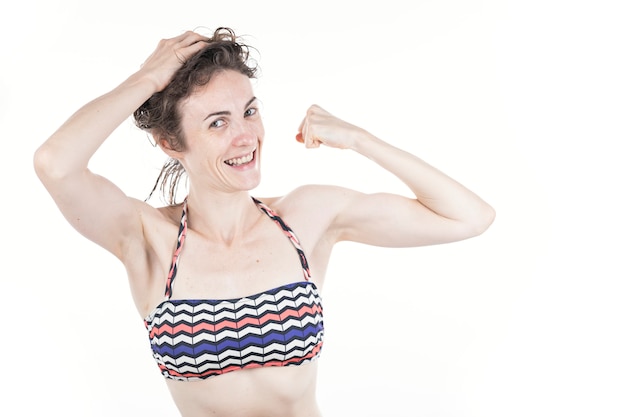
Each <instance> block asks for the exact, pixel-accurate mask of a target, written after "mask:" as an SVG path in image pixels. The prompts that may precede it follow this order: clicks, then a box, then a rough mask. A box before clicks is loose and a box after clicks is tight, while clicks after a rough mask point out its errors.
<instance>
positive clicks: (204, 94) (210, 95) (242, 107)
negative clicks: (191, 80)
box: [166, 70, 265, 192]
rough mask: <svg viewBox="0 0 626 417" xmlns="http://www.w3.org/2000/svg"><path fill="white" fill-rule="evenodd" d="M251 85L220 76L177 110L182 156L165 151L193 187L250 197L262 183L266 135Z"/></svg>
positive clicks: (235, 75)
mask: <svg viewBox="0 0 626 417" xmlns="http://www.w3.org/2000/svg"><path fill="white" fill-rule="evenodd" d="M258 104H259V103H258V100H257V99H256V97H254V94H253V91H252V84H251V82H250V79H249V78H248V77H247V76H246V75H243V74H241V73H239V72H236V71H232V70H225V71H221V72H219V73H217V74H215V75H214V76H213V78H212V79H211V81H209V83H208V84H206V85H205V86H203V87H200V88H198V90H197V91H195V92H194V93H193V94H192V95H191V96H190V97H189V98H188V99H186V100H184V101H183V102H182V103H181V104H180V114H181V126H182V131H183V134H184V137H185V142H186V147H185V150H184V151H181V152H175V151H169V152H168V151H166V152H168V154H170V156H172V157H174V158H176V159H178V160H179V161H180V162H181V163H182V164H183V166H184V167H185V170H186V171H187V175H188V176H189V180H190V183H191V184H192V186H194V187H202V188H205V187H208V188H210V189H212V190H215V191H221V192H236V191H249V190H251V189H253V188H255V187H257V186H258V185H259V182H260V180H261V172H260V157H261V146H262V144H263V137H264V134H265V131H264V129H263V123H262V120H261V115H260V113H259V108H258Z"/></svg>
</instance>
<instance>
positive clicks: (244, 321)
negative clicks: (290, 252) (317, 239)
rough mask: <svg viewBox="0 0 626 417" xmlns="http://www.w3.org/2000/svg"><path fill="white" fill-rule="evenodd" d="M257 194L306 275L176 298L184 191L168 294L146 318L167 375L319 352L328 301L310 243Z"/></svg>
mask: <svg viewBox="0 0 626 417" xmlns="http://www.w3.org/2000/svg"><path fill="white" fill-rule="evenodd" d="M252 199H253V200H254V202H255V203H256V205H257V207H258V208H259V209H260V210H261V211H262V212H264V213H265V214H267V216H269V217H270V219H272V220H273V221H274V222H275V223H276V224H277V225H278V226H280V228H281V229H282V231H283V232H284V233H285V235H286V236H287V237H288V238H289V240H290V241H291V243H292V244H293V246H294V248H295V249H296V252H297V254H298V255H299V257H300V263H301V265H302V271H303V274H304V280H303V281H299V282H294V283H290V284H286V285H282V286H279V287H277V288H273V289H270V290H267V291H264V292H261V293H258V294H254V295H250V296H247V297H242V298H236V299H227V300H191V299H190V300H173V299H171V295H172V284H173V282H174V279H175V278H176V271H177V269H178V261H179V259H180V254H181V250H182V247H183V244H184V242H185V236H186V233H187V201H186V199H185V202H184V203H183V213H182V216H181V220H180V227H179V232H178V242H177V245H176V250H175V251H174V256H173V259H172V264H171V267H170V271H169V274H168V277H167V281H166V285H165V299H164V300H163V301H162V302H161V303H160V304H159V305H158V306H157V307H156V308H155V309H154V310H153V311H152V312H151V313H150V314H149V315H148V316H147V317H146V318H145V319H144V324H145V326H146V329H147V330H148V336H149V339H150V346H151V348H152V356H153V357H154V359H155V361H156V363H157V365H158V367H159V369H160V370H161V374H162V375H163V376H164V377H166V378H168V379H175V380H181V381H192V380H201V379H206V378H209V377H212V376H216V375H221V374H224V373H227V372H232V371H237V370H241V369H250V368H260V367H270V366H290V365H300V364H302V363H306V362H309V361H312V360H314V359H316V358H317V357H318V356H319V355H320V352H321V349H322V345H323V336H324V321H323V315H322V302H321V298H320V295H319V293H318V289H317V287H316V286H315V283H313V282H312V281H310V280H309V278H310V271H309V266H308V262H307V259H306V256H305V255H304V251H303V250H302V247H301V246H300V242H299V240H298V238H297V237H296V235H295V234H294V233H293V231H292V230H291V228H289V226H287V224H285V223H284V222H283V220H282V219H281V218H280V217H279V216H278V215H277V214H276V213H275V212H274V211H272V210H271V209H270V208H269V207H268V206H267V205H265V204H263V203H262V202H260V201H259V200H257V199H255V198H252Z"/></svg>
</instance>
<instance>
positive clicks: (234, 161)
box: [224, 153, 254, 166]
mask: <svg viewBox="0 0 626 417" xmlns="http://www.w3.org/2000/svg"><path fill="white" fill-rule="evenodd" d="M253 156H254V153H250V154H248V155H246V156H244V157H241V158H233V159H229V160H228V161H224V162H226V163H227V164H228V165H230V166H238V165H243V164H247V163H248V162H250V161H252V157H253Z"/></svg>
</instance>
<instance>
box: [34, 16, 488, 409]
mask: <svg viewBox="0 0 626 417" xmlns="http://www.w3.org/2000/svg"><path fill="white" fill-rule="evenodd" d="M254 76H255V68H254V67H252V66H250V64H249V60H248V49H247V46H246V45H245V44H242V43H240V41H239V40H238V39H237V38H236V36H235V34H234V33H233V32H232V31H231V30H230V29H225V28H220V29H218V30H216V31H215V33H214V34H213V35H212V37H210V38H209V37H204V36H201V35H200V34H197V33H194V32H186V33H184V34H182V35H180V36H177V37H175V38H172V39H167V40H162V41H161V42H160V43H159V45H158V47H157V48H156V50H155V51H154V53H153V54H152V55H151V56H150V57H149V58H148V59H147V60H146V61H145V63H144V64H143V65H142V67H141V68H140V69H139V70H138V71H137V72H136V73H134V74H132V75H131V76H130V77H129V78H127V79H126V80H125V81H124V82H122V83H121V84H120V85H119V86H118V87H116V88H115V89H113V90H112V91H110V92H109V93H107V94H105V95H103V96H101V97H99V98H97V99H95V100H93V101H92V102H90V103H88V104H86V105H85V106H83V107H82V108H81V109H79V110H78V111H77V112H76V113H75V114H74V115H73V116H72V117H70V118H69V120H67V121H66V122H65V124H63V125H62V126H61V127H60V128H59V129H58V130H57V131H56V132H55V133H54V134H53V135H52V136H51V137H50V138H49V139H48V140H47V141H46V142H45V143H44V144H43V145H42V146H41V147H40V148H39V149H38V150H37V152H36V155H35V169H36V171H37V174H38V175H39V177H40V179H41V181H42V182H43V184H44V185H45V187H46V189H47V190H48V191H49V193H50V194H51V196H52V197H53V199H54V201H55V202H56V204H57V205H58V207H59V209H60V210H61V212H62V213H63V214H64V215H65V217H66V218H67V220H68V221H69V222H70V224H71V225H72V226H73V227H75V228H76V229H77V230H78V231H79V232H80V233H82V234H83V235H84V236H85V237H87V238H88V239H90V240H92V241H94V242H96V243H97V244H99V245H100V246H102V247H103V248H105V249H106V250H108V251H110V252H111V253H113V254H114V255H115V256H117V257H118V258H119V259H120V261H122V263H123V264H124V266H125V267H126V270H127V272H128V279H129V281H130V287H131V291H132V295H133V299H134V302H135V304H136V307H137V309H138V311H139V314H140V315H141V317H143V318H144V320H145V324H146V328H147V330H148V334H149V339H150V343H151V347H152V353H153V356H154V358H155V360H156V362H157V365H158V366H159V369H160V370H161V373H162V374H163V376H164V377H165V380H166V383H167V385H168V388H169V390H170V392H171V394H172V396H173V399H174V401H175V403H176V405H177V407H178V409H179V410H180V412H181V414H182V415H183V416H186V417H195V416H206V415H215V416H268V415H271V416H274V417H279V416H320V415H321V414H320V411H319V409H318V406H317V404H316V399H315V381H316V367H317V365H316V364H317V361H316V360H315V359H317V357H318V356H319V354H320V351H321V349H322V344H323V333H324V328H323V317H322V304H321V300H320V296H319V292H320V291H321V289H322V287H323V284H324V275H325V272H326V267H327V265H328V261H329V257H330V253H331V250H332V248H333V246H334V244H335V243H337V242H339V241H345V240H349V241H354V242H361V243H365V244H369V245H377V246H386V247H411V246H420V245H431V244H438V243H445V242H452V241H458V240H461V239H466V238H470V237H473V236H476V235H478V234H480V233H482V232H483V231H484V230H485V229H486V228H487V227H488V226H489V225H490V224H491V222H492V221H493V218H494V211H493V209H492V208H491V207H490V206H489V205H488V204H486V203H485V202H484V201H483V200H482V199H480V198H479V197H478V196H476V195H475V194H474V193H473V192H471V191H469V190H468V189H466V188H465V187H464V186H462V185H461V184H459V183H458V182H456V181H454V180H452V179H451V178H449V177H447V176H446V175H444V174H443V173H441V172H439V171H437V170H436V169H434V168H433V167H431V166H429V165H428V164H426V163H425V162H423V161H422V160H420V159H419V158H417V157H415V156H413V155H411V154H408V153H406V152H404V151H402V150H400V149H397V148H395V147H393V146H391V145H390V144H388V143H385V142H383V141H382V140H380V139H378V138H377V137H374V136H373V135H371V134H370V133H368V132H367V131H365V130H363V129H361V128H358V127H356V126H353V125H351V124H349V123H346V122H344V121H342V120H340V119H338V118H336V117H334V116H333V115H331V114H329V113H328V112H326V111H324V110H323V109H322V108H320V107H318V106H311V107H310V108H309V109H308V111H307V113H306V115H305V117H304V119H303V121H302V123H301V124H300V127H299V129H298V133H297V136H296V139H297V140H299V141H300V142H302V143H303V144H304V145H305V146H306V147H309V148H313V147H319V146H320V145H325V146H329V147H333V148H340V149H350V150H352V151H354V152H357V153H359V154H361V155H363V156H365V157H367V158H369V159H371V160H372V161H373V162H374V163H376V164H378V165H379V166H380V167H381V168H383V169H385V170H387V171H389V172H391V173H392V174H394V175H395V176H397V177H398V179H399V180H401V181H403V182H404V183H405V184H406V185H407V186H408V187H409V188H410V189H411V190H412V191H413V193H414V194H415V198H407V197H403V196H399V195H392V194H385V193H379V194H369V195H367V194H363V193H360V192H357V191H353V190H350V189H345V188H341V187H336V186H322V185H315V186H313V185H305V186H302V187H299V188H297V189H295V190H293V191H292V192H290V193H289V194H287V195H285V196H282V197H272V198H259V199H256V198H254V197H251V196H250V194H249V191H250V190H252V189H254V188H255V187H256V186H258V184H259V181H260V164H261V156H262V147H263V140H264V130H263V124H262V121H261V117H260V114H259V110H258V105H257V99H256V97H255V96H254V93H253V91H252V85H251V82H250V79H251V78H253V77H254ZM131 114H134V116H135V120H136V123H137V125H138V126H139V127H140V128H142V129H145V130H146V131H148V132H149V133H150V134H151V135H152V136H153V137H154V140H155V141H156V143H158V145H159V146H160V147H161V149H162V150H163V151H164V152H165V153H166V154H167V155H168V156H169V157H170V159H169V162H168V163H167V164H166V166H165V167H164V170H163V171H162V174H161V177H160V179H161V180H162V182H161V188H162V190H163V191H164V192H169V195H168V197H169V203H170V204H169V205H167V206H165V207H160V208H154V207H153V206H151V205H149V204H147V203H146V202H144V201H139V200H136V199H133V198H130V197H128V196H126V195H124V193H123V192H122V191H121V190H120V189H119V188H118V187H116V186H115V185H114V184H112V183H111V182H109V181H108V180H106V179H105V178H102V177H100V176H98V175H96V174H94V173H92V172H90V171H89V169H88V168H87V165H88V161H89V159H90V158H91V156H92V155H93V154H94V153H95V152H96V150H97V149H98V147H99V146H100V145H101V144H102V143H103V142H104V141H105V140H106V138H107V137H108V136H109V135H110V134H111V133H112V132H113V130H114V129H115V128H116V127H117V126H119V125H120V124H121V123H122V122H123V121H124V120H125V119H126V118H127V117H128V116H129V115H131ZM183 172H184V173H185V174H186V175H187V177H188V193H187V196H186V197H185V199H184V201H183V202H182V203H180V204H177V203H175V201H174V200H175V197H176V187H177V184H178V180H179V179H180V175H181V174H182V173H183ZM153 191H154V190H153Z"/></svg>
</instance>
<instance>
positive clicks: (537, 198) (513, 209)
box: [0, 0, 626, 417]
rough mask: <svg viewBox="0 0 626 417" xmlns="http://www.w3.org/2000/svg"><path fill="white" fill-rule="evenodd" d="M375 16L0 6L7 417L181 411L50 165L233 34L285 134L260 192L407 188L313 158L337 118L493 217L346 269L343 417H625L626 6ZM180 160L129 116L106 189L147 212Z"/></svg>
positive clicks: (322, 389)
mask: <svg viewBox="0 0 626 417" xmlns="http://www.w3.org/2000/svg"><path fill="white" fill-rule="evenodd" d="M370 4H372V3H370V2H365V1H357V0H350V1H339V0H334V1H321V0H317V1H315V2H306V3H301V2H295V1H274V2H272V1H254V2H253V1H244V0H241V1H230V2H227V1H221V2H214V1H208V0H205V1H182V0H181V1H155V0H151V1H145V0H141V1H118V0H114V1H107V2H87V1H73V0H57V1H55V0H46V1H44V0H41V1H21V2H12V3H11V6H10V8H9V7H8V6H6V5H5V7H3V9H4V10H3V11H2V13H1V17H0V31H1V32H0V34H1V38H0V42H1V44H0V46H1V48H0V55H1V56H2V65H1V71H2V73H1V77H0V123H1V124H0V126H1V127H2V129H1V132H2V135H1V140H2V154H3V155H2V156H3V162H4V166H5V168H4V172H3V175H2V198H3V200H2V210H3V218H4V224H3V226H2V230H3V231H2V240H3V246H2V254H1V255H0V256H2V259H1V262H2V266H3V272H2V274H0V280H1V287H0V288H1V293H2V303H1V304H0V305H1V310H0V311H1V313H2V315H1V320H2V321H1V323H2V324H1V326H2V327H1V329H2V330H1V332H0V358H2V377H1V378H2V380H3V381H4V385H3V386H4V388H3V389H2V390H1V391H0V404H1V405H0V406H1V407H2V408H3V410H2V411H0V413H2V414H5V412H7V413H6V414H5V415H17V416H36V415H49V414H53V415H57V414H58V415H64V416H110V415H119V416H143V415H146V416H147V415H150V416H152V417H158V416H173V415H176V409H175V407H174V405H173V402H172V400H171V398H170V396H169V393H168V392H167V390H166V387H165V383H164V382H163V380H162V378H161V376H160V375H159V373H158V370H157V368H156V366H155V364H154V362H153V360H152V358H151V355H150V351H149V346H148V341H147V336H146V334H145V330H144V328H143V323H142V321H141V318H140V317H139V316H138V314H137V312H136V311H135V309H134V307H133V305H132V301H131V298H130V294H129V290H128V285H127V282H126V279H125V273H124V270H123V268H122V266H121V265H120V264H119V263H118V261H117V260H116V259H115V258H113V257H112V256H111V255H109V254H108V253H106V252H105V251H103V250H101V249H100V248H98V247H97V246H96V245H94V244H93V243H91V242H89V241H87V240H85V239H84V238H83V237H81V236H80V235H78V233H76V232H75V231H74V230H73V229H71V227H70V226H69V225H68V224H67V223H66V222H65V220H64V219H63V218H62V216H61V215H60V213H59V212H58V210H56V208H55V206H54V205H53V203H52V201H51V199H50V198H49V196H48V195H47V194H46V192H45V191H44V189H43V187H42V186H41V185H40V183H39V182H38V181H37V179H36V177H35V175H34V172H33V169H32V154H33V152H34V150H35V149H36V147H37V146H38V145H39V144H40V143H42V142H43V141H44V140H45V139H46V138H47V137H48V136H49V135H50V134H51V133H52V132H53V131H54V130H55V129H56V128H57V127H58V126H59V125H60V124H61V123H62V122H63V121H64V120H65V119H66V118H67V117H68V116H69V115H70V114H71V113H72V112H73V111H74V110H76V109H77V108H78V107H79V106H81V105H82V104H84V103H85V102H87V101H88V100H91V99H92V98H95V97H96V96H97V95H100V94H102V93H105V92H106V91H108V90H110V89H111V88H113V87H114V86H115V85H117V84H118V83H119V82H121V81H122V80H123V79H124V78H125V77H126V76H127V75H129V74H130V73H131V72H133V71H135V70H136V69H137V68H138V67H139V65H140V64H141V63H142V62H143V60H144V59H145V58H146V57H147V56H148V55H149V54H150V52H151V51H152V50H153V48H154V47H155V46H156V43H157V42H158V40H159V39H161V38H164V37H172V36H176V35H178V34H180V33H182V32H183V31H185V30H187V29H194V28H197V27H206V28H209V29H214V28H215V27H217V26H230V27H232V28H234V29H235V30H236V31H237V32H238V33H239V34H242V35H249V36H248V37H247V40H248V41H249V43H251V44H253V45H254V46H256V47H257V48H258V49H259V51H260V57H259V63H260V66H261V69H262V74H261V77H260V79H259V80H258V81H257V82H256V83H255V86H256V93H257V95H258V96H259V97H260V98H261V99H262V101H263V103H264V110H263V112H264V118H265V124H266V132H267V136H266V147H265V152H264V161H263V175H264V180H263V181H264V182H263V184H262V186H261V187H260V188H259V189H258V190H255V192H254V194H255V195H257V196H259V197H263V196H270V195H278V194H282V193H285V192H287V191H289V190H290V189H292V188H293V187H295V186H297V185H299V184H302V183H311V182H319V183H333V184H339V185H344V186H349V187H353V188H356V189H359V190H362V191H377V190H387V191H397V192H399V193H404V192H406V190H405V189H404V187H403V186H402V185H400V184H398V183H397V182H396V181H395V179H394V178H392V177H391V176H390V175H388V174H387V173H385V172H383V171H382V170H380V169H377V167H376V166H374V165H372V164H371V163H370V162H369V161H366V160H364V159H363V158H361V157H358V156H357V155H352V154H350V153H348V152H347V151H337V150H329V149H318V150H305V149H303V148H302V147H301V146H300V145H299V144H298V143H297V142H295V140H294V139H293V136H294V134H295V131H296V128H297V126H298V124H299V123H300V120H301V118H302V116H303V114H304V112H305V110H306V108H307V107H308V106H309V105H310V104H312V103H317V104H320V105H321V106H322V107H325V108H326V109H327V110H329V111H331V112H332V113H334V114H336V115H337V116H339V117H342V118H344V119H346V120H348V121H350V122H353V123H355V124H358V125H361V126H363V127H364V128H366V129H368V130H369V131H371V132H372V133H374V134H376V135H378V136H380V137H382V138H384V139H385V140H387V141H389V142H391V143H393V144H395V145H397V146H399V147H402V148H404V149H407V150H409V151H411V152H413V153H415V154H417V155H419V156H420V157H422V158H424V159H426V160H427V161H429V162H430V163H432V164H433V165H435V166H437V167H439V168H440V169H442V170H443V171H445V172H447V173H448V174H450V175H452V176H453V177H455V178H457V179H458V180H460V181H461V182H462V183H464V184H466V185H467V186H468V187H470V188H471V189H473V190H475V191H476V192H477V193H478V194H479V195H481V196H482V197H483V198H485V199H486V200H487V201H488V202H490V203H491V204H492V205H493V206H494V207H495V208H496V210H497V213H498V217H497V219H496V221H495V223H494V224H493V226H492V227H491V228H490V229H489V230H488V231H487V232H486V233H485V234H484V235H482V236H480V237H477V238H475V239H471V240H468V241H465V242H459V243H453V244H449V245H441V246H434V247H428V248H416V249H402V250H397V249H396V250H388V249H380V248H372V247H366V246H362V245H354V244H340V245H339V246H338V247H337V248H336V252H335V253H334V255H333V258H332V260H331V265H330V268H329V271H328V277H327V285H326V287H325V292H324V301H325V312H326V326H327V333H326V345H325V348H324V353H323V358H322V359H321V362H320V377H319V389H318V394H319V401H320V404H321V406H322V409H323V411H324V414H325V416H327V417H330V416H446V417H447V416H455V417H457V416H458V417H470V416H472V417H505V416H506V417H516V416H524V417H527V416H533V417H536V416H603V417H611V416H625V415H626V404H625V401H626V400H625V399H624V394H625V393H626V379H625V378H626V377H625V374H626V360H625V359H624V353H625V352H626V339H625V326H624V319H625V316H626V315H625V313H626V308H625V306H624V299H625V295H626V291H625V290H626V285H625V284H624V279H625V278H626V267H625V261H624V252H625V250H624V249H625V244H624V234H625V232H626V230H625V229H626V227H625V220H624V217H625V213H626V204H625V203H624V189H625V187H624V179H625V178H626V170H625V168H624V163H623V161H622V160H623V159H624V154H625V152H624V151H623V150H621V146H622V144H623V142H624V139H625V136H626V135H625V127H624V114H625V110H626V104H625V103H626V101H625V97H626V86H625V81H624V80H625V78H624V74H626V65H625V51H626V48H625V42H624V39H626V30H625V25H624V21H625V19H626V15H625V10H624V6H623V3H622V2H620V1H617V0H616V1H613V2H611V1H602V0H600V1H593V2H592V1H586V2H585V1H558V0H527V1H521V0H520V1H514V0H508V1H495V0H484V1H478V0H466V1H461V0H457V1H453V0H443V1H422V0H418V1H410V2H409V1H394V0H387V1H384V2H377V3H375V6H371V5H370ZM162 160H163V156H162V154H160V153H159V151H158V150H156V149H154V148H151V146H150V145H149V142H148V140H147V138H146V137H145V135H144V134H142V133H140V132H139V131H138V130H137V129H136V128H134V127H133V126H132V123H131V122H130V121H129V122H127V123H125V124H123V125H122V126H121V127H120V129H118V131H116V132H115V134H114V135H113V137H112V138H111V139H110V141H108V142H107V143H106V144H105V145H104V146H103V148H102V149H101V151H100V152H99V153H98V154H97V155H96V157H94V159H93V163H92V168H93V169H94V170H96V171H98V172H99V173H101V174H103V175H105V176H107V177H109V178H111V179H112V180H113V181H115V182H116V183H117V184H118V185H120V186H121V187H122V188H123V189H124V190H125V191H126V192H127V193H128V194H130V195H132V196H135V197H138V198H143V197H145V196H146V194H147V192H148V191H149V189H150V188H151V186H152V183H153V181H154V179H155V178H156V176H157V174H158V169H159V167H160V164H161V162H162ZM296 232H297V231H296ZM8 410H11V411H10V412H9V411H8Z"/></svg>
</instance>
